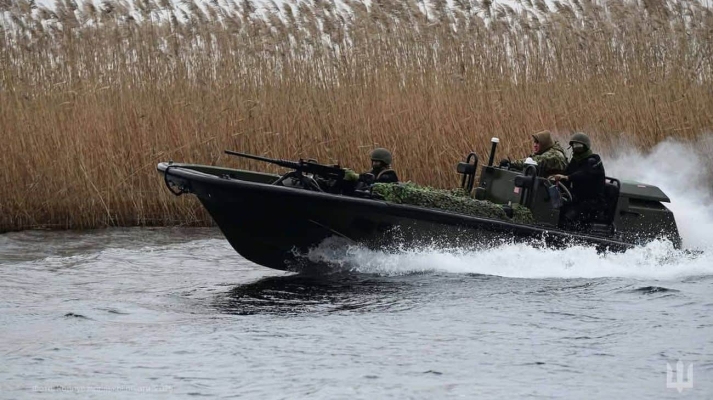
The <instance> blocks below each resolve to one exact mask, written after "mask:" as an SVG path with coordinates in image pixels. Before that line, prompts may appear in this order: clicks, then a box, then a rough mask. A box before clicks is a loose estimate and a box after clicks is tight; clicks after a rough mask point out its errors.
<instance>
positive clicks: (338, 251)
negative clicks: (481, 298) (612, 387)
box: [309, 241, 713, 279]
mask: <svg viewBox="0 0 713 400" xmlns="http://www.w3.org/2000/svg"><path fill="white" fill-rule="evenodd" d="M309 257H310V259H312V260H314V261H329V262H331V263H333V264H337V265H341V266H342V267H344V268H348V269H351V270H352V271H355V272H361V273H375V274H379V275H404V274H413V273H423V272H447V273H467V274H485V275H497V276H503V277H511V278H601V277H626V278H641V279H679V278H681V277H686V276H701V275H713V259H712V258H711V256H710V253H702V254H695V253H689V252H686V251H681V250H676V249H674V248H673V245H672V244H671V243H670V242H668V241H655V242H652V243H649V244H648V245H646V246H644V247H638V248H634V249H631V250H629V251H627V252H624V253H601V254H599V253H597V251H596V250H595V249H594V248H592V247H584V246H573V247H569V248H566V249H563V250H552V249H544V248H535V247H533V246H530V245H527V244H522V243H520V244H518V243H512V244H506V245H502V246H499V247H495V248H491V249H487V250H464V249H442V248H432V247H429V248H420V249H409V250H402V251H399V252H396V253H388V252H383V251H374V250H369V249H366V248H363V247H358V246H350V247H341V248H338V247H334V246H329V245H325V246H320V247H318V248H317V249H315V250H313V251H312V252H311V253H310V255H309Z"/></svg>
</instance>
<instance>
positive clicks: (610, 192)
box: [591, 177, 621, 233]
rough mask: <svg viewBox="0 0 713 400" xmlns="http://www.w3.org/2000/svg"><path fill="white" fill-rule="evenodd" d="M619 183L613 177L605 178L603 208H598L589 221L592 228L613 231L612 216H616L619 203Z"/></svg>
mask: <svg viewBox="0 0 713 400" xmlns="http://www.w3.org/2000/svg"><path fill="white" fill-rule="evenodd" d="M620 190H621V183H620V182H619V180H618V179H615V178H609V177H607V178H606V182H605V183H604V204H605V205H604V208H602V209H601V210H599V211H598V212H597V213H596V214H595V216H594V219H593V220H592V221H591V228H592V230H596V231H605V232H610V233H613V232H614V231H615V227H614V217H615V216H616V208H617V206H618V204H619V191H620Z"/></svg>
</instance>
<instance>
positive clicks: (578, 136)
mask: <svg viewBox="0 0 713 400" xmlns="http://www.w3.org/2000/svg"><path fill="white" fill-rule="evenodd" d="M572 142H577V143H582V144H583V145H584V146H585V147H586V148H587V150H589V149H591V148H592V141H591V140H589V136H587V135H585V134H584V133H582V132H575V133H574V134H573V135H572V137H571V138H569V144H572Z"/></svg>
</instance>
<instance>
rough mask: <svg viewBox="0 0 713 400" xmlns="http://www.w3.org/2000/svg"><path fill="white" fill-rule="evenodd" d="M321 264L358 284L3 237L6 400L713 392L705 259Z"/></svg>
mask: <svg viewBox="0 0 713 400" xmlns="http://www.w3.org/2000/svg"><path fill="white" fill-rule="evenodd" d="M321 256H325V255H324V254H322V255H321ZM329 256H330V257H334V260H335V261H341V262H343V264H344V265H345V266H347V265H348V266H350V267H351V268H354V269H355V271H354V272H351V273H335V274H334V275H332V276H329V277H326V278H324V277H323V278H315V277H309V276H299V275H296V276H295V275H291V274H289V273H284V272H279V271H272V270H268V269H265V268H262V267H260V266H257V265H254V264H252V263H250V262H247V261H245V260H243V259H241V258H240V257H239V256H238V255H236V254H235V253H234V252H233V250H232V249H231V248H230V247H229V245H228V244H227V242H226V241H225V240H224V239H223V238H222V237H221V236H220V234H219V232H217V231H213V230H203V229H180V230H178V229H150V230H147V229H122V230H107V231H95V232H83V233H45V232H24V233H14V234H7V235H3V236H0V259H1V260H2V261H1V262H0V299H1V301H0V322H1V323H0V326H1V328H0V337H1V338H2V340H1V341H0V354H2V359H3V367H2V369H0V382H2V384H1V385H2V391H0V397H3V398H19V397H26V396H30V395H33V394H37V393H38V392H49V391H51V392H53V396H60V397H66V398H69V397H73V396H74V395H76V392H98V391H102V392H107V391H112V396H117V397H126V398H128V397H132V396H135V395H136V392H138V391H152V394H151V396H152V397H153V396H165V397H175V396H178V395H187V394H201V395H207V396H215V397H239V396H247V397H256V398H302V397H310V398H325V399H332V398H372V397H378V398H390V397H393V398H404V397H406V398H408V397H412V398H433V397H437V398H443V397H460V396H464V397H474V396H476V395H477V396H487V397H495V398H511V397H513V396H524V397H539V396H545V397H553V396H554V397H557V396H561V397H568V398H571V397H591V396H593V397H605V396H612V395H618V394H622V393H626V394H627V396H631V397H635V398H644V397H651V396H653V397H656V398H661V397H677V396H679V393H678V392H677V391H676V390H674V389H667V388H666V363H667V362H668V363H670V364H671V365H672V366H674V365H675V362H676V361H677V360H679V359H680V360H682V361H683V362H685V363H686V366H687V365H688V363H693V365H694V387H693V388H692V389H686V391H685V392H683V395H687V396H688V397H697V398H701V397H710V396H711V395H713V385H712V384H711V381H712V379H711V378H713V348H712V347H711V346H710V345H711V341H712V340H713V335H712V334H713V316H712V314H713V295H711V293H713V263H711V256H710V255H709V253H704V254H703V255H699V256H691V255H686V254H685V253H681V252H679V253H676V252H675V251H674V250H672V249H671V248H670V247H667V244H666V243H657V244H653V245H651V246H649V247H647V248H642V249H637V250H636V251H631V252H628V253H624V254H609V255H597V254H596V253H595V252H594V251H592V250H591V249H587V248H572V249H568V250H565V251H560V252H556V251H548V250H536V249H530V248H527V247H518V246H516V245H512V246H510V247H508V246H504V247H503V248H500V249H497V250H491V251H488V252H486V253H485V254H476V253H468V252H461V253H458V252H450V251H439V250H433V249H430V250H429V249H423V250H414V251H412V252H410V253H404V254H401V255H386V254H381V253H379V252H371V251H367V250H364V249H351V250H350V251H348V252H344V253H343V254H341V255H337V254H334V253H332V254H330V255H329ZM339 257H342V259H339Z"/></svg>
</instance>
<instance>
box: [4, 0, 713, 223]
mask: <svg viewBox="0 0 713 400" xmlns="http://www.w3.org/2000/svg"><path fill="white" fill-rule="evenodd" d="M258 4H261V5H260V6H259V7H258ZM712 60H713V12H712V10H711V9H710V8H707V7H705V6H704V5H702V3H701V2H698V1H692V0H691V1H689V0H673V1H665V0H644V1H641V2H640V1H623V2H604V1H594V0H565V1H553V2H545V1H543V0H522V1H520V2H519V5H518V7H512V6H509V5H507V4H505V3H498V2H494V1H489V0H483V1H476V0H455V1H454V2H453V7H449V6H448V5H447V3H446V2H445V1H443V0H432V1H428V2H425V1H423V0H380V1H372V2H371V3H370V5H368V6H367V5H365V4H364V3H363V2H360V1H357V0H345V1H344V2H335V1H330V0H311V1H297V2H289V1H288V2H286V3H284V4H275V3H273V2H260V3H258V2H252V1H250V0H230V1H228V0H226V1H222V0H221V1H218V0H211V1H208V2H205V3H202V2H201V3H198V2H196V1H195V0H184V1H182V2H180V3H173V2H171V1H170V0H136V1H134V2H127V1H125V0H120V1H109V0H107V1H104V2H102V3H99V4H94V3H91V2H88V1H86V2H75V0H58V1H57V2H56V3H55V5H54V6H53V7H50V8H45V7H40V6H37V4H36V3H35V2H34V1H32V0H10V1H9V2H7V1H6V2H0V146H1V148H2V150H1V151H0V171H1V172H0V187H1V188H2V196H0V231H3V230H11V229H23V228H30V227H53V228H89V227H101V226H114V225H123V226H126V225H164V224H206V223H209V221H210V220H209V218H208V217H207V215H206V214H205V213H204V212H203V211H202V209H201V206H200V205H199V204H198V203H197V202H196V201H195V200H194V199H188V200H184V199H183V198H180V199H175V198H173V197H172V196H171V195H170V194H168V191H167V190H166V189H165V188H164V187H163V186H162V185H163V181H162V180H161V178H160V176H159V174H158V173H157V172H156V170H155V167H156V164H157V163H158V162H160V161H167V160H169V159H172V160H175V161H180V162H196V163H207V164H223V165H228V166H235V167H241V168H253V169H255V168H260V169H268V170H269V169H270V167H269V166H266V165H258V164H255V163H251V162H244V161H242V160H237V159H234V158H229V157H228V156H225V155H223V154H222V151H223V149H235V150H241V151H247V152H253V153H257V154H261V155H267V156H272V157H281V158H291V159H295V158H299V157H305V158H306V157H312V158H318V159H319V160H320V161H323V162H339V163H341V164H342V165H346V166H350V167H352V168H354V169H357V170H363V169H366V168H367V165H368V156H367V155H368V153H369V151H370V150H371V149H372V148H373V147H377V146H383V147H387V148H389V149H391V150H392V151H393V153H394V156H395V165H394V166H395V168H397V170H398V172H399V174H400V176H401V177H402V178H404V179H410V180H413V181H415V182H418V183H421V184H428V185H434V186H437V187H449V186H454V185H456V184H457V182H458V177H457V176H456V174H455V171H454V166H455V164H456V162H457V161H458V160H459V159H460V158H462V156H463V155H465V154H467V152H469V151H471V150H474V151H476V152H477V153H478V154H480V155H483V156H484V155H485V154H486V153H487V149H488V146H489V143H488V142H489V139H490V137H492V136H498V137H500V138H501V140H502V143H503V146H501V150H500V155H502V156H506V155H511V156H513V157H518V156H522V155H525V154H527V153H528V152H529V149H530V139H529V138H530V136H529V134H530V133H533V132H536V131H539V130H542V129H549V130H551V131H553V132H554V133H555V134H556V135H559V136H560V137H561V138H564V137H566V136H567V135H568V134H569V133H570V132H572V131H574V130H584V131H586V132H587V133H589V134H590V135H591V136H592V137H593V140H594V142H595V143H596V146H597V148H598V150H600V151H603V152H606V149H607V148H608V147H610V146H612V145H614V144H616V143H618V141H619V140H620V139H621V138H622V137H625V138H627V139H628V141H629V142H631V143H633V144H634V145H636V146H639V147H641V148H648V147H651V146H652V145H654V144H656V143H658V142H659V141H661V140H663V139H664V138H667V137H676V138H680V139H682V140H696V138H697V137H698V136H699V135H701V134H704V133H706V132H710V131H711V128H712V127H713V63H712ZM273 171H277V170H276V169H273Z"/></svg>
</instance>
